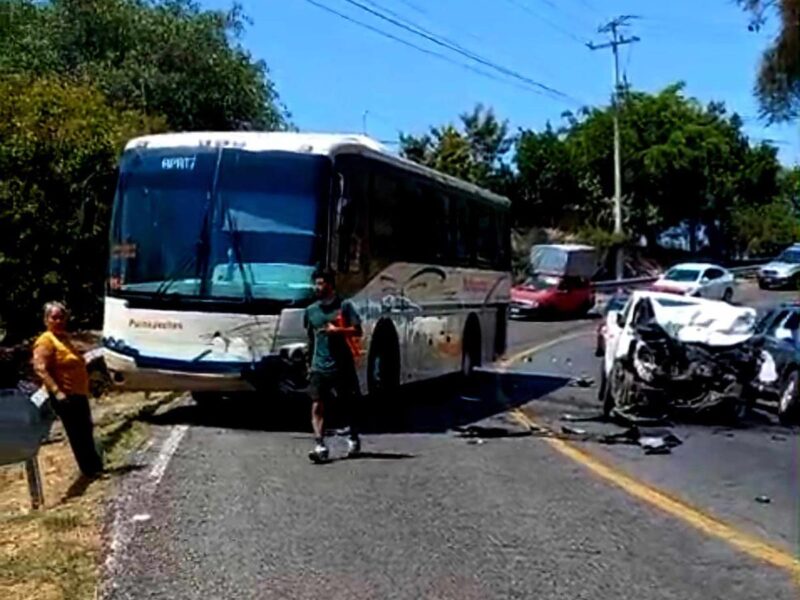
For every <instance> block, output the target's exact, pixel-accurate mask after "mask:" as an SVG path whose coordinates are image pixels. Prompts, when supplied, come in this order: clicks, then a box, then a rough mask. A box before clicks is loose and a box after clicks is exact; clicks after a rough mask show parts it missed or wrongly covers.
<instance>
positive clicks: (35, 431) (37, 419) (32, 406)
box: [0, 388, 54, 510]
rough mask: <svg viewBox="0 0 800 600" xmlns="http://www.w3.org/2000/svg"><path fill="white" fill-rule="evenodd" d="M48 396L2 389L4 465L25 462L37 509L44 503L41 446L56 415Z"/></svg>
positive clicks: (0, 412) (0, 423)
mask: <svg viewBox="0 0 800 600" xmlns="http://www.w3.org/2000/svg"><path fill="white" fill-rule="evenodd" d="M46 399H47V395H46V394H42V393H39V392H37V393H36V394H34V395H33V396H31V397H29V396H28V395H27V394H26V393H24V392H22V391H20V390H18V389H15V388H12V389H3V390H0V465H9V464H13V463H17V462H22V463H25V473H26V475H27V480H28V489H29V491H30V496H31V507H32V508H33V509H34V510H35V509H38V508H41V507H42V506H43V505H44V487H43V485H42V475H41V471H40V470H39V460H38V456H39V447H40V446H41V444H42V442H43V441H44V439H45V438H46V437H47V433H48V432H49V431H50V426H51V425H52V423H53V418H54V415H52V414H51V411H50V410H49V408H48V407H47V405H46Z"/></svg>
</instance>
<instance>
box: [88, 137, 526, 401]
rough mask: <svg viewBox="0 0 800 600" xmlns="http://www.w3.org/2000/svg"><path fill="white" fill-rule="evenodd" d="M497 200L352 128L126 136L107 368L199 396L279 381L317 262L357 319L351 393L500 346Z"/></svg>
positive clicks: (294, 352)
mask: <svg viewBox="0 0 800 600" xmlns="http://www.w3.org/2000/svg"><path fill="white" fill-rule="evenodd" d="M509 204H510V203H509V201H508V200H507V199H505V198H503V197H500V196H497V195H495V194H492V193H490V192H488V191H485V190H483V189H480V188H478V187H476V186H473V185H470V184H468V183H465V182H463V181H460V180H458V179H455V178H452V177H448V176H445V175H443V174H441V173H438V172H436V171H433V170H431V169H427V168H424V167H421V166H419V165H417V164H415V163H412V162H410V161H407V160H404V159H402V158H399V157H397V156H394V155H392V154H390V153H388V152H386V151H385V150H384V149H383V148H382V146H381V145H380V144H378V143H377V142H375V141H373V140H371V139H369V138H366V137H363V136H348V135H327V134H326V135H312V134H301V133H257V132H236V133H178V134H164V135H153V136H146V137H141V138H137V139H134V140H132V141H131V142H130V143H128V145H127V146H126V149H125V152H124V154H123V156H122V158H121V164H120V175H119V182H118V187H117V191H116V197H115V202H114V211H113V217H112V225H111V248H110V250H111V257H110V269H109V279H108V282H107V287H106V301H105V315H104V329H103V345H104V356H105V361H106V366H107V368H108V370H109V373H110V375H111V379H112V381H113V383H114V384H115V385H116V386H117V387H122V388H126V389H135V390H181V391H190V392H193V393H194V394H195V395H196V396H200V397H203V393H204V392H209V393H226V392H239V391H252V390H253V389H255V387H257V386H256V382H257V381H265V380H267V379H272V378H280V376H281V370H282V369H283V368H284V367H285V365H286V363H287V360H286V359H287V357H289V358H294V359H295V360H297V359H298V358H299V353H300V354H302V352H303V350H304V348H305V343H306V341H307V335H306V332H305V331H304V330H303V327H302V323H303V320H302V316H303V311H304V308H305V307H306V306H307V305H308V304H310V303H311V302H313V300H314V298H313V282H312V281H311V277H312V274H313V272H314V271H315V269H317V268H319V267H323V266H324V267H327V268H330V269H332V270H334V271H335V273H336V278H337V287H338V290H339V293H340V294H341V295H342V296H343V297H346V298H350V299H351V300H352V301H353V303H354V305H355V307H356V310H357V311H358V312H359V314H360V315H361V317H362V319H363V324H364V338H363V348H364V355H363V357H362V359H361V360H359V361H358V370H359V379H360V382H361V386H362V391H363V392H365V393H368V392H370V393H376V392H380V391H383V390H388V389H392V388H395V387H396V386H399V385H400V384H404V383H408V382H413V381H420V380H423V379H428V378H433V377H437V376H441V375H446V374H449V373H457V372H458V371H459V370H464V371H467V372H469V371H470V370H471V369H473V368H474V367H475V366H477V365H480V364H481V362H482V361H486V360H492V359H493V358H495V357H497V356H498V355H500V354H502V353H503V352H504V350H505V344H506V316H507V307H508V303H509V293H510V283H511V277H510V273H509V270H510V262H511V261H510V253H511V250H510V234H509V216H508V209H509ZM254 373H258V374H260V375H259V377H254V375H253V374H254ZM265 374H266V375H265ZM206 395H208V394H206Z"/></svg>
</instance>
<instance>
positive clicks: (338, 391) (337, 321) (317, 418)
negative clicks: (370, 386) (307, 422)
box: [304, 271, 362, 462]
mask: <svg viewBox="0 0 800 600" xmlns="http://www.w3.org/2000/svg"><path fill="white" fill-rule="evenodd" d="M335 285H336V284H335V277H334V275H333V273H331V272H330V271H321V272H317V273H315V274H314V288H315V291H316V294H317V298H318V300H317V301H316V302H315V303H314V304H312V305H311V306H309V307H308V308H307V309H306V312H305V315H304V324H305V327H306V330H307V331H308V342H309V349H308V356H309V358H310V365H309V367H310V368H309V386H308V393H309V396H310V397H311V425H312V427H313V429H314V437H315V442H316V445H315V447H314V450H312V451H311V453H309V458H310V459H311V460H312V461H313V462H324V461H326V460H327V459H328V448H327V446H326V445H325V429H324V426H325V421H324V415H325V407H326V405H327V406H330V402H331V400H332V399H333V398H334V397H335V398H336V399H337V400H338V401H339V404H340V405H341V406H342V407H343V408H344V409H345V410H346V411H347V417H348V421H349V423H348V424H349V426H350V437H349V439H348V456H354V455H356V454H358V452H360V450H361V442H360V440H359V437H358V430H357V428H356V426H355V419H354V417H355V415H354V404H355V401H356V399H357V398H358V396H359V385H358V376H357V374H356V369H355V361H354V357H353V353H352V351H351V345H352V340H354V339H357V338H361V336H362V330H361V318H360V317H359V315H358V313H357V312H356V310H355V307H353V305H352V303H351V302H349V301H347V300H345V301H342V299H341V298H340V297H339V295H338V294H337V293H336V287H335ZM348 342H350V343H348Z"/></svg>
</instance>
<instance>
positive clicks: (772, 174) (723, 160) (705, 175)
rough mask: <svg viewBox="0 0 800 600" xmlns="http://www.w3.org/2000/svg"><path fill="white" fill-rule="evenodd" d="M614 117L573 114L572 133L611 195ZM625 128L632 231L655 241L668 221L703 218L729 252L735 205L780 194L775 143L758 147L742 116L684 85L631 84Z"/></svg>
mask: <svg viewBox="0 0 800 600" xmlns="http://www.w3.org/2000/svg"><path fill="white" fill-rule="evenodd" d="M611 117H612V115H611V109H610V108H608V107H607V108H597V109H592V110H589V111H586V112H584V113H583V114H581V115H579V116H577V117H575V116H571V117H570V119H569V129H568V132H567V135H566V139H567V143H568V145H570V146H572V148H573V150H572V152H573V153H574V155H576V156H579V157H580V162H581V163H583V164H585V165H586V166H587V168H588V170H589V171H590V172H591V173H593V174H595V176H596V177H597V181H598V182H599V185H600V189H601V190H602V191H601V194H602V197H603V198H610V197H612V195H613V178H612V175H613V144H612V139H613V137H612V118H611ZM620 128H621V138H622V161H623V193H624V194H625V207H626V211H625V212H626V230H627V231H629V232H631V233H633V234H635V235H636V236H637V237H638V236H640V235H644V236H645V237H646V238H647V239H648V240H649V242H650V243H652V242H654V241H655V236H656V235H657V234H658V233H659V232H660V231H662V230H663V229H664V228H666V227H670V226H674V225H678V224H681V223H685V222H688V223H695V224H699V223H703V224H705V225H706V226H707V227H708V228H709V230H710V232H711V235H712V238H713V240H712V242H713V245H714V247H715V248H716V249H718V250H720V251H723V250H725V248H724V244H723V238H724V237H725V236H726V234H727V229H728V226H729V224H730V212H731V209H732V207H733V206H734V204H735V203H737V202H740V201H748V202H752V203H756V204H763V203H768V202H770V201H771V200H772V199H773V198H774V197H775V195H776V194H777V184H776V176H777V172H778V169H779V168H780V165H779V163H778V160H777V155H776V151H775V149H774V148H772V147H769V146H766V145H762V146H758V147H755V148H752V147H751V146H750V144H749V142H748V140H747V138H746V136H745V135H744V134H743V133H742V131H741V120H740V119H739V117H738V116H736V115H735V114H734V115H729V114H728V113H727V111H726V109H725V107H724V105H722V104H720V103H713V102H712V103H710V104H708V105H702V104H701V103H699V102H698V101H697V100H694V99H692V98H687V97H686V96H684V95H683V86H682V84H676V85H673V86H670V87H668V88H666V89H665V90H663V91H661V92H659V93H658V94H647V93H643V92H633V91H627V92H626V93H625V94H624V96H623V100H622V105H621V109H620ZM689 231H690V232H694V231H695V229H694V227H691V226H690V227H689Z"/></svg>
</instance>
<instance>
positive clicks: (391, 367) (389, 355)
mask: <svg viewBox="0 0 800 600" xmlns="http://www.w3.org/2000/svg"><path fill="white" fill-rule="evenodd" d="M367 386H368V387H369V393H370V396H375V397H376V398H378V399H380V400H381V401H387V400H392V399H393V398H394V396H395V395H396V393H397V390H398V388H399V387H400V347H399V345H398V342H397V334H396V333H395V332H394V328H392V327H391V326H390V325H383V326H381V325H378V329H377V331H376V332H375V336H374V337H373V338H372V343H371V344H370V349H369V361H368V370H367Z"/></svg>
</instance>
